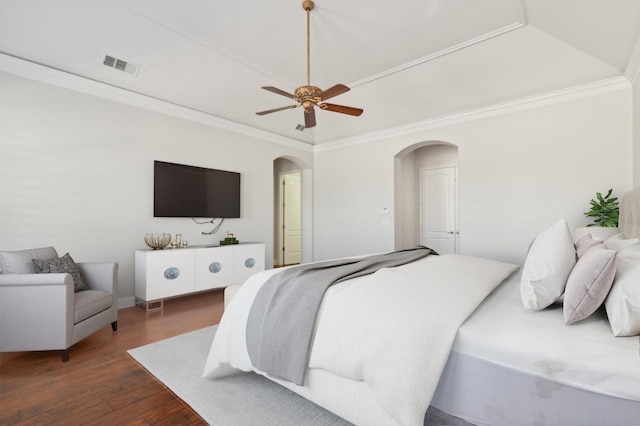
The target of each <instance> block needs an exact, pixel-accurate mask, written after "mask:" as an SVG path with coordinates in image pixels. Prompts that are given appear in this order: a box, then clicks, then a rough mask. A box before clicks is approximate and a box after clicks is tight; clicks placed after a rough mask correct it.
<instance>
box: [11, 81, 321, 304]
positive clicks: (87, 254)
mask: <svg viewBox="0 0 640 426" xmlns="http://www.w3.org/2000/svg"><path fill="white" fill-rule="evenodd" d="M0 93H1V95H0V250H19V249H26V248H32V247H41V246H47V245H53V246H55V247H56V249H57V250H58V251H59V254H60V255H63V254H64V253H65V252H69V253H70V254H71V256H72V257H73V258H74V259H75V260H76V261H79V262H81V261H101V260H109V261H116V262H118V263H119V264H120V275H119V279H120V291H119V293H120V294H119V296H120V298H121V304H126V303H130V302H131V301H132V300H133V295H134V282H133V280H134V278H133V277H134V274H133V271H134V250H136V249H139V248H145V247H146V246H145V244H144V241H143V236H144V234H145V233H146V232H169V233H172V234H175V233H182V236H183V239H186V240H188V241H189V243H190V245H197V244H211V243H216V242H218V241H219V240H220V239H222V238H223V237H224V234H225V232H226V231H230V232H233V233H235V235H236V238H238V239H239V240H241V241H242V240H244V241H264V242H265V243H266V247H267V253H266V259H267V266H268V267H270V266H271V259H273V254H272V247H273V207H272V206H273V199H274V198H273V160H274V159H275V158H278V157H289V158H300V159H301V160H302V161H303V162H306V163H307V164H312V162H313V158H312V157H313V154H312V152H311V150H308V149H307V150H298V149H294V148H291V147H288V146H285V145H283V144H278V143H274V142H270V141H265V140H260V139H257V138H252V137H249V136H246V135H240V134H237V133H233V132H229V131H223V130H219V129H216V128H213V127H211V126H207V125H203V124H197V123H194V122H191V121H187V120H183V119H179V118H172V117H169V116H166V115H163V114H160V113H156V112H150V111H147V110H143V109H139V108H136V107H132V106H127V105H123V104H120V103H117V102H113V101H109V100H105V99H102V98H98V97H94V96H90V95H86V94H82V93H78V92H75V91H71V90H67V89H63V88H59V87H55V86H52V85H48V84H44V83H38V82H35V81H32V80H28V79H25V78H21V77H17V76H15V75H12V74H7V73H0ZM248 153H249V154H248ZM153 160H163V161H170V162H176V163H182V164H190V165H195V166H201V167H209V168H217V169H223V170H231V171H237V172H240V173H241V179H242V200H241V215H242V218H240V219H231V220H227V221H226V222H225V223H224V225H223V226H222V228H221V230H220V231H219V232H218V233H217V234H215V235H212V236H208V237H202V236H201V234H200V233H201V232H202V231H209V230H210V229H212V228H213V226H211V225H196V224H194V223H193V222H192V221H191V219H185V218H157V219H156V218H153Z"/></svg>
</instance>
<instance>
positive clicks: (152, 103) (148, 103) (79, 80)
mask: <svg viewBox="0 0 640 426" xmlns="http://www.w3.org/2000/svg"><path fill="white" fill-rule="evenodd" d="M0 71H4V72H7V73H10V74H15V75H17V76H20V77H24V78H28V79H31V80H36V81H39V82H42V83H46V84H51V85H54V86H58V87H62V88H65V89H69V90H73V91H76V92H80V93H85V94H88V95H92V96H97V97H100V98H104V99H108V100H111V101H115V102H119V103H123V104H127V105H130V106H134V107H138V108H142V109H145V110H148V111H154V112H158V113H161V114H165V115H169V116H171V117H176V118H181V119H184V120H188V121H192V122H195V123H199V124H204V125H206V126H210V127H214V128H216V129H220V130H226V131H230V132H234V133H239V134H242V135H245V136H249V137H253V138H256V139H261V140H265V141H269V142H273V143H277V144H280V145H285V146H288V147H290V148H296V149H301V150H303V151H307V152H312V151H313V147H312V146H311V145H309V144H308V143H305V142H300V141H297V140H295V139H290V138H287V137H285V136H281V135H277V134H275V133H271V132H267V131H265V130H260V129H256V128H254V127H251V126H247V125H244V124H240V123H237V122H235V121H231V120H227V119H224V118H221V117H217V116H214V115H211V114H206V113H204V112H202V111H197V110H194V109H190V108H187V107H184V106H182V105H178V104H173V103H171V102H166V101H162V100H160V99H157V98H153V97H151V96H146V95H143V94H140V93H136V92H132V91H129V90H125V89H121V88H119V87H115V86H110V85H108V84H105V83H100V82H98V81H95V80H91V79H88V78H84V77H80V76H78V75H75V74H70V73H67V72H64V71H60V70H57V69H54V68H49V67H46V66H44V65H39V64H36V63H34V62H30V61H27V60H24V59H20V58H16V57H14V56H10V55H6V54H3V53H0Z"/></svg>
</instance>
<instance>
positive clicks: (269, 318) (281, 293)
mask: <svg viewBox="0 0 640 426" xmlns="http://www.w3.org/2000/svg"><path fill="white" fill-rule="evenodd" d="M429 254H436V255H437V253H436V252H434V251H433V250H431V249H429V248H427V247H416V248H413V249H407V250H400V251H395V252H391V253H386V254H379V255H374V256H369V257H365V258H359V259H341V260H333V261H327V262H319V263H314V264H307V265H301V266H297V267H292V268H288V269H284V270H283V271H282V272H279V273H277V274H275V275H273V276H272V277H271V278H269V279H268V280H267V281H266V282H265V283H264V285H263V286H262V287H261V288H260V290H259V291H258V293H257V294H256V297H255V299H254V301H253V305H252V306H251V311H250V312H249V318H248V320H247V350H248V352H249V357H250V359H251V363H252V365H253V366H254V367H255V368H257V369H258V370H261V371H263V372H265V373H267V374H268V375H269V376H271V377H274V378H278V379H284V380H287V381H290V382H293V383H295V384H297V385H302V384H303V383H304V377H305V373H306V370H307V366H308V364H309V352H310V349H311V337H312V335H313V329H314V324H315V319H316V314H317V312H318V309H319V307H320V302H321V301H322V297H323V296H324V293H325V291H326V290H327V288H329V287H330V286H331V285H333V284H337V283H339V282H341V281H345V280H348V279H351V278H356V277H360V276H362V275H368V274H372V273H374V272H375V271H377V270H379V269H382V268H390V267H394V266H400V265H404V264H406V263H410V262H413V261H415V260H418V259H421V258H423V257H425V256H428V255H429Z"/></svg>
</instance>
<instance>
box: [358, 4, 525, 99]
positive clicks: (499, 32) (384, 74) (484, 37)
mask: <svg viewBox="0 0 640 426" xmlns="http://www.w3.org/2000/svg"><path fill="white" fill-rule="evenodd" d="M520 17H521V16H519V18H520ZM524 26H526V24H525V23H523V22H516V23H513V24H511V25H507V26H505V27H502V28H498V29H497V30H495V31H491V32H488V33H486V34H483V35H481V36H479V37H476V38H473V39H471V40H467V41H465V42H462V43H458V44H456V45H455V46H451V47H449V48H447V49H443V50H439V51H438V52H435V53H433V54H431V55H427V56H423V57H422V58H418V59H415V60H413V61H410V62H407V63H404V64H402V65H399V66H397V67H393V68H391V69H388V70H385V71H382V72H380V73H378V74H374V75H371V76H369V77H366V78H363V79H362V80H358V81H356V82H354V83H351V84H349V87H350V88H352V89H353V88H354V87H358V86H362V85H363V84H367V83H371V82H372V81H375V80H379V79H381V78H384V77H387V76H389V75H392V74H395V73H398V72H401V71H404V70H406V69H409V68H413V67H415V66H418V65H421V64H424V63H425V62H430V61H433V60H435V59H438V58H441V57H443V56H446V55H449V54H451V53H454V52H457V51H460V50H462V49H466V48H468V47H471V46H473V45H476V44H479V43H483V42H485V41H487V40H489V39H492V38H494V37H498V36H501V35H504V34H507V33H510V32H511V31H515V30H518V29H520V28H522V27H524Z"/></svg>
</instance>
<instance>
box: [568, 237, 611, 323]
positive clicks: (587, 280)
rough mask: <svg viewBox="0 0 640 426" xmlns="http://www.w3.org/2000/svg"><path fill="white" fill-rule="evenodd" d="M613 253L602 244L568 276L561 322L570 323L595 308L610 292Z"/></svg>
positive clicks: (579, 261) (584, 255)
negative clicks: (562, 320)
mask: <svg viewBox="0 0 640 426" xmlns="http://www.w3.org/2000/svg"><path fill="white" fill-rule="evenodd" d="M616 253H617V252H616V251H615V250H609V249H607V248H606V247H605V245H604V244H603V243H600V244H598V245H595V246H593V247H591V248H589V249H588V250H587V251H585V252H584V253H583V254H582V256H581V257H580V258H578V261H577V262H576V264H575V266H574V267H573V269H572V270H571V274H569V279H568V280H567V286H566V287H565V292H564V302H563V313H564V322H565V323H566V324H573V323H574V322H576V321H580V320H583V319H585V318H587V317H588V316H589V315H591V314H592V313H594V312H595V311H596V309H598V308H599V307H600V306H601V305H602V303H603V302H604V300H605V299H606V298H607V295H608V294H609V290H611V285H612V284H613V279H614V277H615V275H616Z"/></svg>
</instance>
